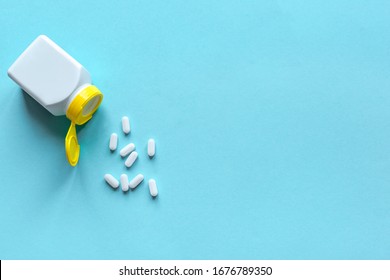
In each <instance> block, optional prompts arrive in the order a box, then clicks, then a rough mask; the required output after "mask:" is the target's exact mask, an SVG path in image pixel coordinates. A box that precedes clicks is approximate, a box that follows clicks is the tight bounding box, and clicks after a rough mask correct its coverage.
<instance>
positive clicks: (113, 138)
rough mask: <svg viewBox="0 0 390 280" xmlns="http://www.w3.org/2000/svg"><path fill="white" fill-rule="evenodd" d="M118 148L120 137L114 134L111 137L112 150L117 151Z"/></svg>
mask: <svg viewBox="0 0 390 280" xmlns="http://www.w3.org/2000/svg"><path fill="white" fill-rule="evenodd" d="M117 146H118V135H117V134H116V133H112V134H111V137H110V150H111V151H115V150H116V147H117Z"/></svg>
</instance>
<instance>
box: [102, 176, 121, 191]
mask: <svg viewBox="0 0 390 280" xmlns="http://www.w3.org/2000/svg"><path fill="white" fill-rule="evenodd" d="M104 180H106V182H107V184H109V185H110V186H111V187H112V188H113V189H117V188H118V187H119V181H118V180H117V179H115V178H114V176H112V175H111V174H106V175H104Z"/></svg>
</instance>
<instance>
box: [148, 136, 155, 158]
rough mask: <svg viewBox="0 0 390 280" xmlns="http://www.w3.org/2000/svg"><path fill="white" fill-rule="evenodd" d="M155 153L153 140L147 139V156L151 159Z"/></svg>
mask: <svg viewBox="0 0 390 280" xmlns="http://www.w3.org/2000/svg"><path fill="white" fill-rule="evenodd" d="M155 153H156V142H155V141H154V139H152V138H151V139H149V141H148V156H149V157H153V156H154V154H155Z"/></svg>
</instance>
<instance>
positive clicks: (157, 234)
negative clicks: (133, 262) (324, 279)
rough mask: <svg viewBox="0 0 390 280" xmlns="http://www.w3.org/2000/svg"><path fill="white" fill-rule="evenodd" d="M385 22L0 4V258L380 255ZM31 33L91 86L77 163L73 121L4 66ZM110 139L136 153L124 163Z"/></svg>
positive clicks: (247, 10) (286, 12)
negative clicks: (111, 180)
mask: <svg viewBox="0 0 390 280" xmlns="http://www.w3.org/2000/svg"><path fill="white" fill-rule="evenodd" d="M389 14H390V2H389V1H356V0H354V1H312V0H310V1H309V0H307V1H274V0H265V1H83V2H81V1H62V2H58V3H55V2H54V1H51V2H48V1H43V0H41V1H27V0H25V1H5V0H2V1H1V2H0V26H1V28H0V38H1V39H0V41H1V44H0V45H1V48H0V73H1V75H0V104H1V109H0V117H1V122H0V131H1V138H0V158H1V163H0V170H1V171H0V172H1V182H0V191H1V195H0V259H42V258H43V259H389V258H390V32H389V30H390V17H389ZM40 34H46V35H48V36H49V37H50V38H51V39H53V40H54V41H55V42H56V43H57V44H59V45H60V46H61V47H62V48H64V49H65V50H66V51H67V52H68V53H69V54H71V55H72V56H73V57H74V58H76V59H77V60H78V61H79V62H80V63H82V64H83V65H84V66H85V67H86V68H87V69H88V70H89V72H90V73H91V75H92V78H93V81H94V83H95V84H96V85H97V86H98V87H99V88H100V89H101V90H102V92H103V93H104V94H105V99H104V101H103V103H102V106H101V107H100V109H99V110H98V112H97V113H96V115H95V116H94V118H93V119H92V120H91V121H90V122H89V123H88V124H87V125H85V126H84V127H81V128H80V127H78V131H79V134H78V136H79V142H80V144H81V156H80V161H79V164H78V166H77V167H76V168H72V167H70V166H69V165H68V163H67V161H66V158H65V154H64V146H63V143H64V137H65V134H66V131H67V129H68V126H69V121H68V120H67V119H66V118H65V117H54V116H52V115H50V114H49V113H48V112H47V111H46V110H45V109H44V108H43V107H41V106H40V105H39V104H37V103H36V102H35V101H34V100H32V99H31V98H30V97H29V96H27V95H26V94H23V93H22V91H21V90H20V89H19V87H18V86H17V85H16V84H15V83H14V82H13V81H12V80H11V79H9V78H8V77H7V75H6V71H7V69H8V67H9V66H10V65H11V64H12V63H13V61H14V60H15V59H16V58H17V57H18V56H19V55H20V54H21V52H22V51H23V50H24V49H25V48H26V47H27V46H28V45H29V44H30V43H31V42H32V41H33V40H34V39H35V38H36V37H37V36H38V35H40ZM123 115H128V116H129V117H130V119H131V124H132V132H131V134H130V135H129V136H126V137H125V136H124V135H123V133H121V123H120V120H121V117H122V116H123ZM112 132H117V133H118V134H119V136H120V137H119V147H123V146H124V145H125V144H126V143H128V142H134V143H135V144H136V145H137V150H138V152H139V154H140V157H139V159H138V161H137V162H136V164H135V165H134V166H133V167H132V168H131V169H129V170H128V171H126V168H125V166H124V164H123V160H122V159H121V158H120V156H119V155H118V151H117V152H116V153H115V154H111V153H110V152H109V149H108V140H109V136H110V134H111V133H112ZM149 137H154V138H155V139H156V143H157V151H156V152H157V153H156V157H155V158H154V159H153V160H149V159H148V158H147V154H146V145H147V140H148V138H149ZM107 172H108V173H112V174H113V175H115V176H116V177H118V178H119V176H120V174H121V173H123V172H126V173H127V174H128V175H129V177H132V176H135V175H136V174H137V173H139V172H142V173H143V174H144V175H145V178H146V179H149V178H155V179H156V181H157V184H158V187H159V192H160V193H159V196H158V198H157V199H155V200H153V199H152V198H151V197H150V195H149V192H148V187H147V184H146V182H143V184H142V185H141V186H139V187H138V189H136V190H135V191H132V192H129V193H127V194H123V193H122V191H121V190H120V189H118V190H116V191H114V190H112V189H111V188H110V187H108V186H107V185H106V183H105V182H104V180H103V175H104V174H105V173H107Z"/></svg>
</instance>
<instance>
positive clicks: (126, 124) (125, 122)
mask: <svg viewBox="0 0 390 280" xmlns="http://www.w3.org/2000/svg"><path fill="white" fill-rule="evenodd" d="M122 130H123V132H124V133H125V134H129V133H130V121H129V118H128V117H126V116H125V117H122Z"/></svg>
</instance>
